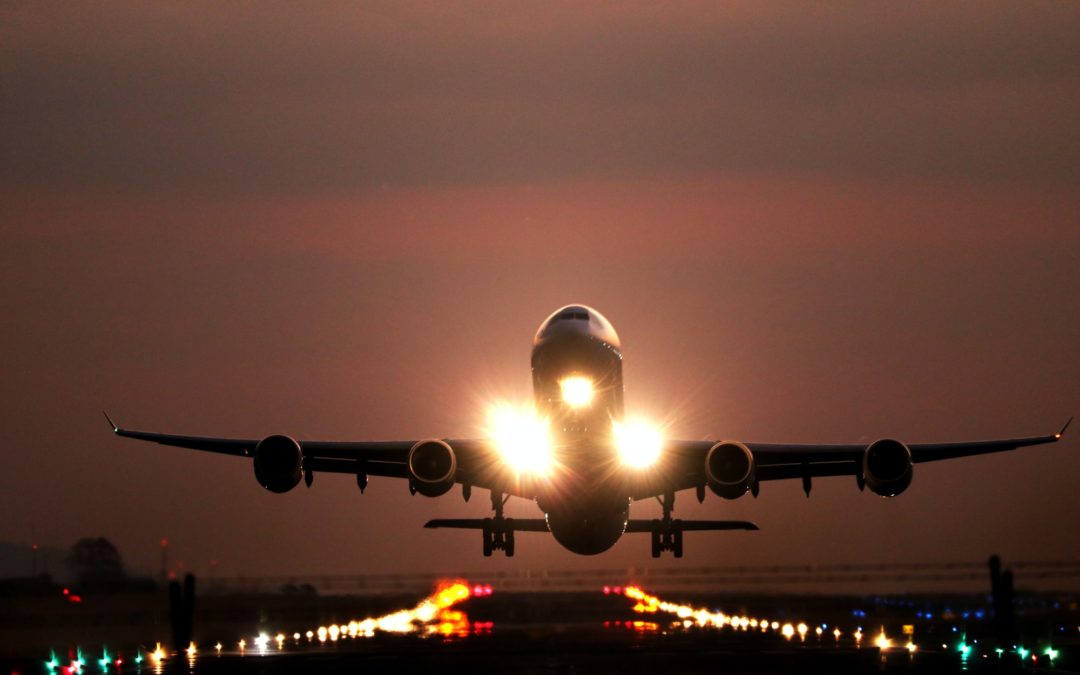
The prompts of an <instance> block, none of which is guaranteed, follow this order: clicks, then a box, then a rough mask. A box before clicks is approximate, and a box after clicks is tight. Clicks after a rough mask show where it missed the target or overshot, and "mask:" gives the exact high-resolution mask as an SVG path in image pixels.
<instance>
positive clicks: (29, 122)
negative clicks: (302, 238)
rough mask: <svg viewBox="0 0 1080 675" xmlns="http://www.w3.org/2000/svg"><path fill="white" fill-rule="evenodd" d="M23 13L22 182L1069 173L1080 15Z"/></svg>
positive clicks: (2, 116)
mask: <svg viewBox="0 0 1080 675" xmlns="http://www.w3.org/2000/svg"><path fill="white" fill-rule="evenodd" d="M260 10H261V11H258V12H256V11H253V10H252V9H251V8H245V7H238V6H232V7H228V6H227V7H219V6H216V5H211V4H208V5H201V6H200V5H196V6H192V5H183V6H171V7H163V6H155V5H141V4H132V5H130V6H128V5H123V4H117V5H109V6H106V7H99V6H93V5H87V6H82V7H75V8H70V7H68V6H66V5H65V6H52V7H50V6H42V5H38V4H33V5H30V4H27V5H17V6H11V5H9V6H7V7H6V8H5V9H3V10H0V11H2V12H3V13H4V15H5V16H4V21H3V25H4V28H3V29H0V31H2V34H0V38H2V39H0V43H2V44H3V45H4V46H3V47H2V48H0V49H2V52H0V55H2V65H0V69H2V70H0V75H2V78H3V82H4V87H3V88H2V90H0V110H2V112H0V127H2V131H0V151H2V153H3V156H4V157H6V158H7V159H6V160H5V162H4V163H3V165H0V180H3V181H4V182H6V183H8V184H14V185H28V184H37V185H42V184H44V185H57V186H61V187H68V188H71V187H76V188H87V187H88V188H91V189H99V188H109V189H120V190H139V191H150V192H160V191H181V192H194V193H198V194H207V193H222V192H224V193H235V192H243V193H256V194H266V193H283V192H284V193H295V192H311V191H326V190H330V191H340V190H354V189H357V188H370V187H375V186H379V185H383V184H408V185H431V184H437V185H446V184H466V185H469V184H478V183H483V184H487V183H506V182H534V181H536V182H538V181H548V180H565V179H573V178H575V177H581V176H588V177H590V178H594V179H595V178H600V179H604V178H613V177H626V176H633V177H650V176H655V175H657V174H682V173H698V172H733V173H744V174H745V173H752V174H770V175H771V174H776V173H784V174H790V173H814V174H828V175H833V176H840V177H851V176H859V177H865V176H872V177H878V178H885V179H891V178H897V177H899V178H905V179H911V178H917V179H929V180H935V179H946V180H956V179H960V180H977V181H1000V180H1027V181H1035V182H1047V181H1049V182H1060V183H1068V182H1070V181H1073V180H1074V177H1073V175H1072V169H1071V167H1074V166H1076V164H1077V162H1078V160H1080V141H1078V140H1077V137H1076V135H1075V133H1073V131H1072V129H1071V121H1072V120H1074V119H1076V118H1077V117H1080V47H1078V46H1077V43H1076V41H1075V39H1073V36H1075V35H1076V34H1077V33H1078V32H1080V9H1078V8H1076V7H1075V6H1072V5H1060V4H1047V5H1023V6H1015V5H1008V4H1006V5H1001V6H998V5H991V4H982V5H980V6H979V7H977V8H959V7H952V8H945V9H940V8H934V9H933V10H931V9H930V8H929V7H927V6H923V7H906V6H905V7H895V6H892V7H858V6H856V7H854V8H845V10H843V11H841V10H840V9H837V8H826V7H822V6H819V5H813V6H800V7H792V6H790V5H788V4H776V5H773V4H760V3H754V4H751V5H739V4H736V5H716V4H713V3H706V4H687V5H681V6H680V7H678V8H677V9H675V10H671V9H670V8H663V9H662V10H661V9H660V8H654V7H651V6H649V5H646V4H639V5H635V4H612V5H599V6H588V7H582V6H580V5H570V4H567V5H547V4H545V5H529V4H508V5H495V6H490V5H477V6H473V7H467V6H461V5H455V6H453V7H450V8H442V9H437V10H432V9H431V7H430V6H429V5H426V4H412V3H393V4H386V5H377V4H376V5H367V4H365V5H363V6H362V7H361V6H358V5H353V4H344V5H332V4H331V5H320V6H318V7H316V8H311V7H310V6H303V7H297V6H292V5H273V6H270V7H269V8H267V7H266V6H260Z"/></svg>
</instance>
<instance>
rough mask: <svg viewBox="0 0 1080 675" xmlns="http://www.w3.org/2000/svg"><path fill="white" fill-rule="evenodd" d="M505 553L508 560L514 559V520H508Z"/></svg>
mask: <svg viewBox="0 0 1080 675" xmlns="http://www.w3.org/2000/svg"><path fill="white" fill-rule="evenodd" d="M503 537H504V539H503V551H504V552H506V557H507V558H513V557H514V519H513V518H507V519H506V530H505V532H504V533H503Z"/></svg>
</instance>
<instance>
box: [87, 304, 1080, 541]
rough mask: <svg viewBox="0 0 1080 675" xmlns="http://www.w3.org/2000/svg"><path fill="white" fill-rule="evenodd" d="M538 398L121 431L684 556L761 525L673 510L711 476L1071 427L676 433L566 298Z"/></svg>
mask: <svg viewBox="0 0 1080 675" xmlns="http://www.w3.org/2000/svg"><path fill="white" fill-rule="evenodd" d="M531 362H532V380H533V396H534V402H533V406H532V409H531V410H530V409H528V408H526V409H515V408H512V407H510V406H503V407H497V408H496V409H495V411H494V412H493V414H492V422H491V425H490V428H489V429H488V433H486V434H485V436H484V437H483V438H472V439H453V438H428V439H419V440H406V441H310V440H296V439H294V438H292V437H290V436H286V435H282V434H274V435H270V436H266V437H264V438H262V439H257V438H256V439H232V438H208V437H200V436H178V435H173V434H161V433H151V432H145V431H133V430H129V429H123V428H121V427H119V426H117V425H116V424H115V423H114V422H113V421H112V419H111V418H110V417H109V415H108V414H107V413H106V414H105V418H106V420H108V423H109V426H110V427H111V428H112V430H113V432H114V433H116V434H117V435H118V436H122V437H125V438H133V439H137V440H142V441H151V442H154V443H159V444H161V445H167V446H175V447H181V448H190V449H194V450H203V451H206V452H214V453H220V454H225V455H235V456H238V457H248V458H251V459H252V464H253V466H254V472H255V478H256V480H257V481H258V482H259V484H260V485H262V486H263V487H264V488H266V489H267V490H269V491H270V492H274V493H284V492H288V491H289V490H292V489H293V488H294V487H296V486H297V485H298V484H299V483H300V481H301V479H302V480H304V482H305V484H306V485H307V486H308V487H310V486H311V484H312V481H313V477H314V474H315V473H317V472H325V473H341V474H352V475H354V476H355V477H356V482H357V485H358V486H359V488H360V491H361V492H363V491H364V489H365V488H366V487H367V484H368V477H369V476H380V477H392V478H403V479H406V480H407V481H408V486H409V491H410V492H411V493H412V494H414V495H415V494H417V493H419V494H421V495H423V496H425V497H439V496H442V495H444V494H446V493H447V492H449V491H450V490H451V488H453V487H454V486H455V485H457V484H460V485H461V488H462V495H463V497H464V499H465V501H468V500H469V497H470V495H471V494H472V489H473V488H474V487H476V488H481V489H486V490H489V491H490V495H491V508H492V511H493V516H492V517H490V518H481V519H437V520H431V521H429V522H428V523H427V524H426V525H425V527H428V528H459V529H472V530H480V531H481V533H482V535H483V554H484V555H485V556H491V555H492V552H493V551H502V552H503V553H504V554H505V555H506V556H508V557H509V556H513V555H514V551H515V537H514V534H515V532H550V533H551V534H552V535H553V536H554V538H555V540H556V541H557V542H558V543H559V544H561V545H562V546H563V547H565V548H566V549H568V550H570V551H572V552H574V553H577V554H581V555H595V554H599V553H603V552H604V551H607V550H608V549H610V548H611V547H612V546H614V545H615V543H616V542H617V541H619V539H620V538H621V537H622V535H623V534H627V533H648V534H649V535H650V537H651V542H652V556H653V557H654V558H658V557H660V555H661V554H662V553H664V552H668V551H669V552H671V553H672V554H673V555H674V557H676V558H681V557H682V555H683V533H684V532H689V531H704V530H757V529H758V527H757V526H756V525H755V524H753V523H751V522H747V521H738V520H681V519H676V518H672V511H673V510H674V506H675V494H676V493H677V492H680V491H682V490H695V491H696V497H697V500H698V501H699V502H703V501H704V499H705V491H706V488H708V489H709V490H710V491H711V492H713V493H714V494H715V495H717V496H719V497H721V498H723V499H736V498H739V497H741V496H743V495H744V494H746V493H747V492H749V493H751V494H752V495H753V496H755V497H757V495H758V491H759V486H760V484H761V483H762V482H764V481H772V480H786V479H793V480H801V481H802V487H803V490H804V491H805V492H806V495H807V497H809V496H810V489H811V484H812V479H814V478H820V477H826V476H854V478H855V481H856V484H857V485H858V488H859V490H860V491H861V490H863V489H864V488H869V489H870V491H871V492H873V493H875V494H877V495H880V496H882V497H894V496H896V495H899V494H900V493H901V492H903V491H904V490H905V489H907V487H908V486H909V485H910V484H911V479H912V473H913V465H914V464H918V463H921V462H933V461H938V460H944V459H954V458H958V457H967V456H971V455H981V454H986V453H991V452H1001V451H1004V450H1012V449H1015V448H1021V447H1025V446H1031V445H1040V444H1044V443H1054V442H1056V441H1058V440H1060V439H1061V437H1062V435H1063V434H1064V433H1065V430H1066V429H1067V428H1068V426H1069V423H1070V422H1072V418H1070V419H1069V421H1068V422H1066V423H1065V426H1063V427H1062V428H1061V431H1059V432H1057V433H1056V434H1052V435H1049V436H1033V437H1027V438H1010V439H1001V440H986V441H974V442H960V443H915V444H910V445H907V444H904V443H902V442H900V441H898V440H895V439H891V438H883V439H880V440H876V441H874V442H872V443H868V444H830V445H821V444H814V445H807V444H784V443H780V444H778V443H751V442H741V441H737V440H704V441H702V440H666V439H664V438H663V437H662V436H661V434H660V433H659V432H658V431H657V430H656V429H654V428H652V427H649V426H647V425H645V424H642V423H640V422H636V421H634V420H631V419H627V418H626V416H625V413H624V406H623V374H622V365H623V355H622V348H621V345H620V341H619V336H618V335H617V334H616V332H615V329H614V327H612V325H611V322H609V321H608V320H607V319H606V318H605V317H604V316H603V315H602V314H600V312H598V311H596V310H595V309H592V308H591V307H587V306H585V305H567V306H566V307H562V308H560V309H558V310H556V311H555V312H554V313H552V314H551V315H550V316H548V318H547V319H545V320H544V322H543V323H542V324H541V325H540V329H539V330H538V331H537V333H536V336H535V338H534V339H533V347H532V358H531ZM511 496H513V497H520V498H524V499H529V500H533V501H534V502H535V503H536V505H537V506H538V507H539V508H540V511H541V512H542V513H543V514H544V517H543V518H510V517H505V516H504V511H503V507H504V505H505V504H506V502H507V501H508V500H509V498H510V497H511ZM651 498H656V499H657V500H658V501H659V502H660V505H661V507H662V513H663V516H662V517H661V518H656V519H651V520H642V519H632V518H630V516H629V513H630V506H631V505H632V504H633V503H634V502H635V501H641V500H646V499H651Z"/></svg>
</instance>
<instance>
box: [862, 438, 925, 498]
mask: <svg viewBox="0 0 1080 675" xmlns="http://www.w3.org/2000/svg"><path fill="white" fill-rule="evenodd" d="M912 473H913V466H912V462H911V450H909V449H908V447H907V446H906V445H904V444H903V443H901V442H900V441H895V440H893V439H891V438H883V439H881V440H880V441H874V442H873V443H871V444H870V445H869V446H868V447H867V448H866V452H865V453H864V454H863V469H862V475H863V480H864V481H866V487H868V488H870V491H871V492H873V493H874V494H878V495H881V496H882V497H895V496H896V495H898V494H900V493H901V492H903V491H904V490H906V489H907V487H908V486H909V485H911V475H912Z"/></svg>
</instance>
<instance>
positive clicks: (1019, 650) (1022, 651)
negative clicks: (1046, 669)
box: [1016, 647, 1031, 661]
mask: <svg viewBox="0 0 1080 675" xmlns="http://www.w3.org/2000/svg"><path fill="white" fill-rule="evenodd" d="M1016 653H1017V654H1019V655H1020V660H1021V661H1023V660H1024V659H1026V658H1027V657H1028V654H1030V653H1031V652H1030V651H1028V650H1026V649H1024V648H1023V647H1017V648H1016Z"/></svg>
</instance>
